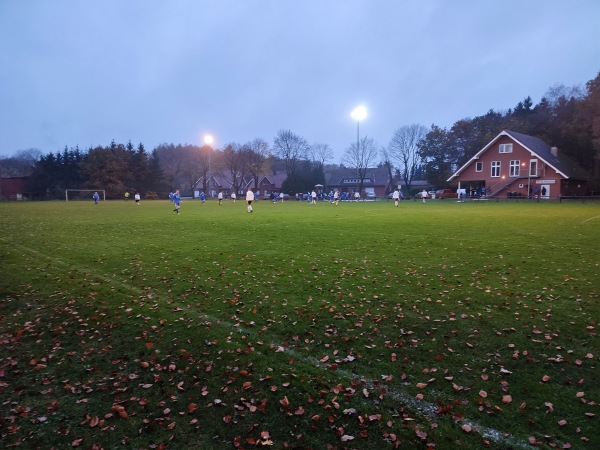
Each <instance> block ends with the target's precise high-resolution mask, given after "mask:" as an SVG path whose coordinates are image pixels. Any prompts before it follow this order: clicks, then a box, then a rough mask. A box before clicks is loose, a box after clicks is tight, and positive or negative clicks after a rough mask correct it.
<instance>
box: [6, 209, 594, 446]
mask: <svg viewBox="0 0 600 450" xmlns="http://www.w3.org/2000/svg"><path fill="white" fill-rule="evenodd" d="M0 227H1V228H0V229H1V235H0V274H1V281H0V340H1V346H0V405H1V408H0V443H2V447H4V448H8V447H12V446H21V447H22V448H44V449H46V448H71V447H81V448H86V449H90V448H106V449H108V448H111V449H113V448H124V449H125V448H177V449H184V448H201V449H222V448H240V449H241V448H253V447H271V448H290V449H291V448H295V449H344V448H347V449H375V448H377V449H385V448H390V449H392V448H436V449H446V448H458V447H462V448H473V449H475V448H482V447H484V448H494V449H511V448H532V449H533V448H538V447H545V448H550V447H557V448H583V449H588V448H589V449H593V448H600V431H599V430H600V422H599V420H600V417H599V416H600V410H599V405H600V387H599V383H598V380H599V378H600V369H599V360H600V344H599V342H598V336H597V334H598V328H599V325H598V320H599V319H600V304H599V298H598V294H599V290H600V243H599V239H600V204H599V203H575V202H573V203H567V202H563V203H557V202H548V203H545V202H539V203H537V202H532V203H529V202H523V201H521V202H518V203H516V202H501V203H495V202H481V203H477V202H466V203H458V202H456V201H453V200H448V199H446V200H429V201H428V202H427V203H425V204H423V203H422V202H421V201H403V202H401V204H400V206H399V207H398V208H396V207H394V204H393V202H391V201H376V202H342V203H340V204H339V205H337V206H335V205H332V204H329V203H327V202H320V203H318V204H317V205H309V204H307V203H306V202H295V201H288V202H285V203H283V204H282V203H277V204H273V203H272V202H270V201H266V200H263V201H258V202H255V203H254V212H253V213H248V212H247V211H246V204H245V201H243V200H238V201H237V202H235V203H234V202H232V201H231V200H226V201H224V203H223V205H220V206H219V205H218V204H217V202H216V201H208V202H206V203H205V204H202V203H201V202H200V201H197V200H184V201H183V202H182V204H181V213H180V214H179V215H177V214H175V213H174V212H173V206H172V204H170V203H169V202H168V201H163V200H159V201H142V202H141V205H140V206H136V205H135V202H133V201H131V200H129V201H108V202H100V204H98V205H94V204H93V201H91V200H90V201H70V202H40V203H34V202H31V203H18V204H16V203H1V204H0Z"/></svg>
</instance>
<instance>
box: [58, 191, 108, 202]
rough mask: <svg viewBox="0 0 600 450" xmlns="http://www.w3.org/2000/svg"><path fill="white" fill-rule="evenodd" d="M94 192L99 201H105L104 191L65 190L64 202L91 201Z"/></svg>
mask: <svg viewBox="0 0 600 450" xmlns="http://www.w3.org/2000/svg"><path fill="white" fill-rule="evenodd" d="M94 192H97V193H98V195H99V196H100V200H102V201H104V200H106V191H105V190H104V189H65V200H66V201H71V200H91V199H92V195H93V194H94Z"/></svg>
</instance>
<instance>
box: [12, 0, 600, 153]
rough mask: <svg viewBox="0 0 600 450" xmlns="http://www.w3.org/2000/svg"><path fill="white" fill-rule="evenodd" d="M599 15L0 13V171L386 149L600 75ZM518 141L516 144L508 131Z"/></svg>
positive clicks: (412, 10)
mask: <svg viewBox="0 0 600 450" xmlns="http://www.w3.org/2000/svg"><path fill="white" fill-rule="evenodd" d="M599 24H600V1H599V0H575V1H565V0H489V1H488V0H214V1H208V0H168V1H165V0H26V1H25V0H0V155H4V156H7V155H12V154H13V153H14V152H15V151H17V150H22V149H29V148H38V149H40V150H41V151H42V152H43V153H44V154H45V153H49V152H56V151H62V149H63V148H64V147H65V146H67V147H69V148H71V147H75V146H79V148H80V149H82V150H87V149H88V148H90V147H92V146H97V145H102V146H107V145H109V144H110V142H111V141H112V140H113V139H114V140H115V141H116V142H117V143H127V141H131V142H132V143H133V144H134V146H136V147H137V145H138V144H139V143H140V142H141V143H143V144H144V146H145V147H146V149H147V150H149V151H150V150H152V149H153V148H154V147H155V146H157V145H159V144H161V143H173V144H176V145H177V144H196V145H202V141H203V135H204V134H205V133H211V134H212V135H214V137H215V139H216V141H215V144H214V146H215V147H217V148H222V147H223V146H224V145H226V144H227V143H229V142H236V143H240V144H243V143H245V142H248V141H251V140H253V139H255V138H262V139H265V140H266V141H267V142H269V143H270V144H272V142H273V139H274V138H275V136H276V135H277V132H278V131H279V130H282V129H285V130H291V131H293V132H294V133H296V134H298V135H300V136H302V137H303V138H305V139H306V140H307V141H308V142H310V143H320V144H328V145H329V146H330V147H331V148H332V149H333V151H334V154H335V158H334V160H332V161H331V162H334V163H339V162H340V159H341V155H342V154H343V152H344V151H345V150H346V148H347V147H348V146H349V145H350V144H352V143H353V142H356V131H357V126H356V125H357V124H356V121H354V120H353V119H352V118H351V116H350V114H351V112H352V110H353V109H354V108H355V107H356V106H357V105H359V104H360V105H364V106H365V107H366V108H367V110H368V117H367V118H366V119H365V120H364V121H363V122H361V123H360V136H361V138H362V137H365V136H368V137H371V138H373V139H374V140H375V141H376V142H377V143H378V144H379V145H380V146H383V145H387V144H388V143H389V141H390V139H391V137H392V134H393V132H394V131H395V130H396V129H397V128H399V127H401V126H403V125H410V124H414V123H418V124H422V125H425V126H426V127H428V128H429V127H430V126H431V125H432V124H436V125H438V126H441V127H450V126H451V125H452V124H453V123H454V122H456V121H457V120H459V119H462V118H467V117H475V116H478V115H482V114H485V113H486V112H487V111H488V110H489V109H490V108H493V109H495V110H500V111H504V110H506V109H508V108H511V107H514V106H515V105H516V104H517V103H518V102H519V101H520V100H523V99H524V98H525V97H527V96H531V98H532V99H533V102H534V103H537V102H539V100H540V99H541V97H542V96H543V95H544V94H545V93H546V92H547V90H548V89H549V88H550V87H553V86H555V85H557V84H564V85H565V86H568V87H571V86H576V85H584V84H585V83H586V82H587V81H589V80H591V79H593V78H595V77H596V75H597V74H598V72H600V25H599ZM516 131H518V130H516Z"/></svg>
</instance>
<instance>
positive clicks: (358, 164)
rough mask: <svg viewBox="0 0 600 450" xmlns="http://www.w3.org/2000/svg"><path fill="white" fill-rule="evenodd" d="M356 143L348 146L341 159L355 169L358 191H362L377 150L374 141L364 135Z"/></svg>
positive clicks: (373, 163)
mask: <svg viewBox="0 0 600 450" xmlns="http://www.w3.org/2000/svg"><path fill="white" fill-rule="evenodd" d="M357 144H358V145H357ZM357 144H351V145H350V147H348V149H347V150H346V152H345V153H344V156H343V161H344V163H346V164H347V165H349V166H350V167H351V168H353V169H356V177H357V178H358V179H359V185H358V191H359V192H362V188H363V183H364V180H365V177H366V175H367V170H368V169H369V167H371V166H374V165H375V161H376V159H377V156H378V154H379V151H378V150H377V145H376V144H375V141H374V140H373V139H372V138H370V137H366V136H365V137H364V138H362V139H361V140H360V142H357Z"/></svg>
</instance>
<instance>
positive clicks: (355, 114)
mask: <svg viewBox="0 0 600 450" xmlns="http://www.w3.org/2000/svg"><path fill="white" fill-rule="evenodd" d="M351 116H352V118H353V119H354V120H356V153H357V154H358V153H359V151H360V121H361V120H364V119H365V118H366V117H367V108H365V107H364V106H357V107H356V108H354V110H353V111H352V114H351Z"/></svg>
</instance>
